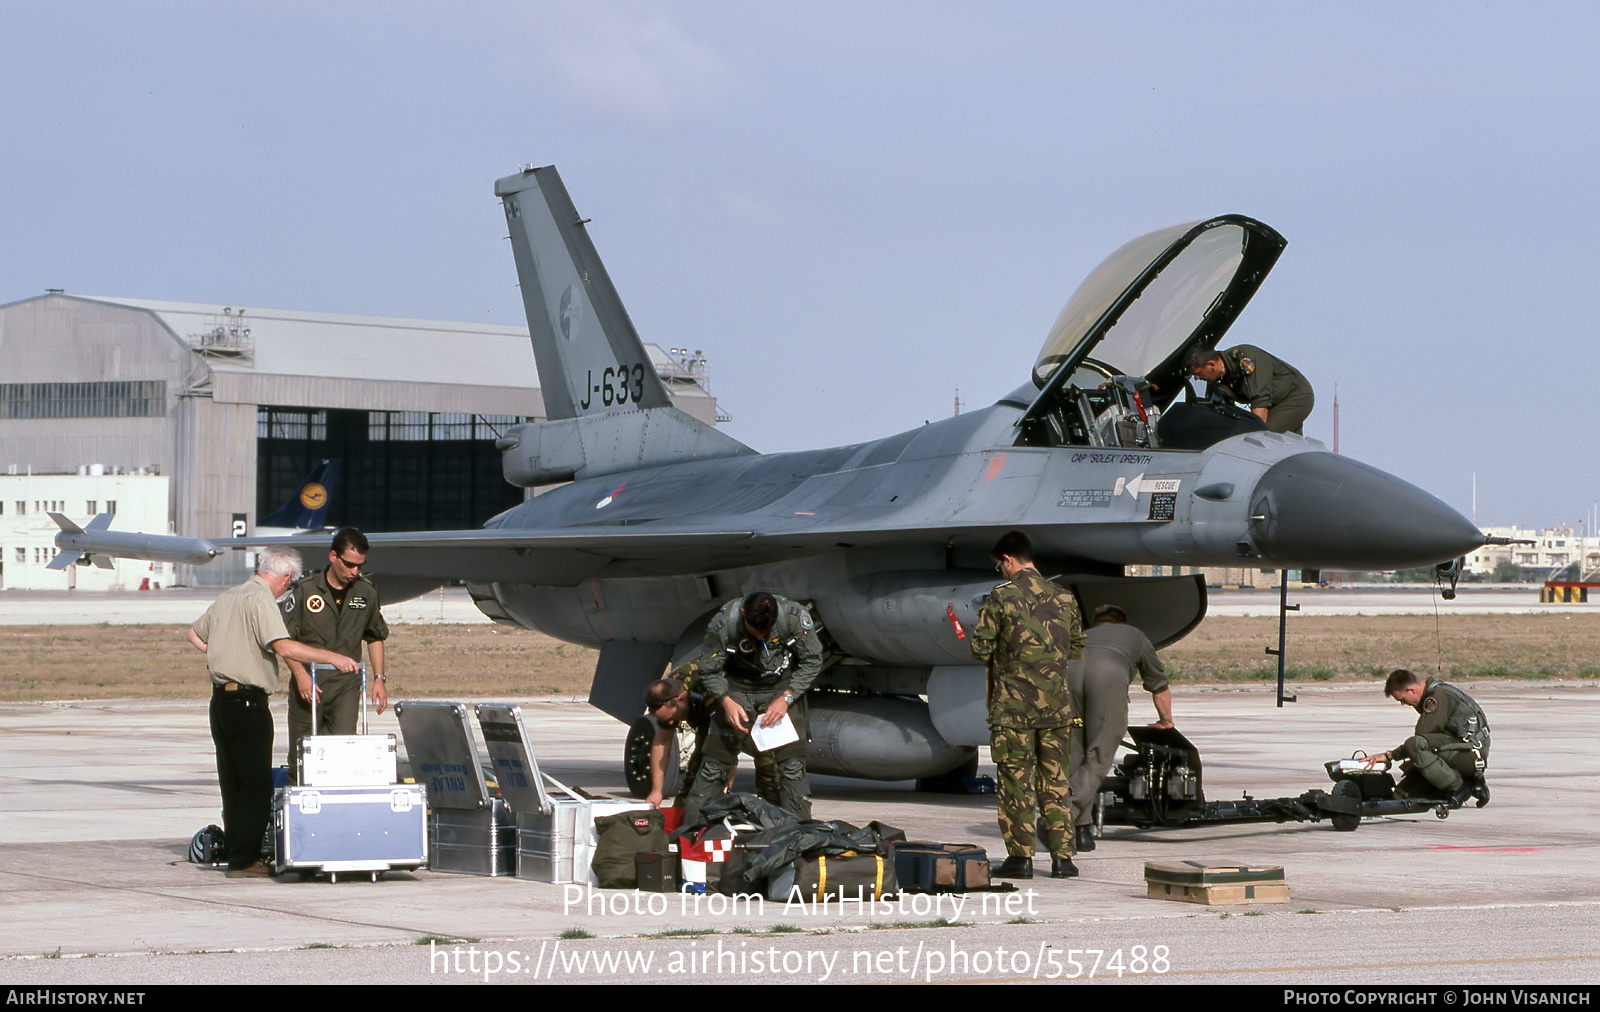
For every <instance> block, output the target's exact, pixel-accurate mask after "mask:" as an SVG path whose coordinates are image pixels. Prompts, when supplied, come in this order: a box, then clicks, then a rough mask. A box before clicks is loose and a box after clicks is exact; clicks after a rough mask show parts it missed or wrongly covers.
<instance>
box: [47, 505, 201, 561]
mask: <svg viewBox="0 0 1600 1012" xmlns="http://www.w3.org/2000/svg"><path fill="white" fill-rule="evenodd" d="M50 519H51V520H54V521H55V524H56V526H57V527H59V528H61V530H59V531H58V532H56V539H55V540H56V549H57V550H58V551H59V553H60V554H58V555H57V556H56V557H55V558H54V559H53V560H51V562H50V564H49V566H48V568H50V569H65V568H66V567H68V566H70V565H72V564H73V563H74V562H77V561H79V560H80V559H82V558H84V557H85V556H88V557H89V559H90V560H91V561H93V562H94V564H95V565H97V566H100V567H101V568H109V566H110V564H109V563H107V562H105V561H104V560H105V559H107V558H116V559H142V560H145V561H148V562H175V563H179V564H182V565H190V566H199V565H204V564H205V563H207V562H210V561H211V560H212V559H214V558H216V557H217V556H219V555H221V554H222V549H220V548H218V547H217V546H216V545H214V544H212V543H211V542H209V541H207V540H206V539H204V538H182V537H178V536H177V535H172V534H140V533H137V532H134V531H113V530H110V529H109V527H110V525H111V514H110V513H101V514H99V515H97V516H96V517H95V518H94V519H93V520H91V521H89V523H88V525H87V527H79V526H78V525H77V524H75V523H73V522H72V521H71V520H68V519H67V518H66V517H64V516H62V515H61V514H60V513H51V514H50Z"/></svg>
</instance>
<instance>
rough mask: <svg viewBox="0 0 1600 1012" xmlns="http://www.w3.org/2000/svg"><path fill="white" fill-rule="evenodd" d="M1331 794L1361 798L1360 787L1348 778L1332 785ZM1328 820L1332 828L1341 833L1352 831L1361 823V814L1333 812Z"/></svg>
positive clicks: (1340, 796) (1337, 796) (1355, 799)
mask: <svg viewBox="0 0 1600 1012" xmlns="http://www.w3.org/2000/svg"><path fill="white" fill-rule="evenodd" d="M1333 796H1334V797H1336V798H1351V799H1352V800H1354V801H1357V802H1359V801H1360V800H1361V788H1359V787H1357V786H1356V785H1355V784H1354V783H1352V782H1351V781H1349V780H1341V781H1339V782H1338V783H1336V784H1334V785H1333ZM1328 821H1329V822H1332V823H1333V828H1334V829H1336V830H1338V831H1339V832H1341V833H1353V832H1355V830H1356V829H1357V828H1358V827H1360V825H1361V816H1359V815H1346V814H1344V813H1342V812H1335V813H1334V814H1333V815H1332V816H1330V817H1329V819H1328Z"/></svg>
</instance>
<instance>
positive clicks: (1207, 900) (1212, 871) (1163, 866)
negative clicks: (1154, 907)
mask: <svg viewBox="0 0 1600 1012" xmlns="http://www.w3.org/2000/svg"><path fill="white" fill-rule="evenodd" d="M1144 880H1145V887H1146V895H1147V896H1149V898H1150V899H1153V900H1178V901H1180V902H1183V903H1203V904H1205V905H1206V906H1210V907H1222V906H1236V905H1240V904H1248V903H1287V902H1289V886H1288V883H1286V882H1285V881H1284V879H1283V868H1282V867H1281V866H1277V867H1268V866H1260V865H1246V864H1239V863H1238V862H1224V861H1214V862H1208V861H1179V862H1168V861H1146V862H1145V866H1144Z"/></svg>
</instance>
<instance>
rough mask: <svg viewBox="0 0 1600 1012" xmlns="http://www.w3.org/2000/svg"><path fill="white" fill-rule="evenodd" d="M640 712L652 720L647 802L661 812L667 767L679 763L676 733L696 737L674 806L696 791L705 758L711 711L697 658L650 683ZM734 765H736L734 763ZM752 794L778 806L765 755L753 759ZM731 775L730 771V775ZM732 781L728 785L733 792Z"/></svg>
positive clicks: (772, 774)
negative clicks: (682, 731) (681, 730)
mask: <svg viewBox="0 0 1600 1012" xmlns="http://www.w3.org/2000/svg"><path fill="white" fill-rule="evenodd" d="M644 708H645V710H646V711H648V712H649V714H650V716H652V717H654V718H655V720H656V733H655V737H654V738H653V739H652V740H651V742H650V793H649V794H648V795H646V796H645V800H646V801H648V802H650V804H652V805H654V806H656V807H657V808H660V807H661V804H662V799H663V797H664V796H665V794H666V783H667V764H668V763H669V762H670V763H676V762H677V761H678V755H677V743H678V729H679V728H680V727H686V728H688V729H689V731H690V732H691V733H692V734H693V735H694V747H693V750H692V752H691V753H690V755H689V762H688V763H687V764H686V765H685V766H684V768H683V782H682V784H681V785H680V786H679V787H678V794H677V799H676V801H677V804H679V805H682V804H683V803H684V802H685V801H686V800H687V799H688V796H689V788H690V787H692V786H694V781H695V776H696V774H698V773H699V772H700V762H701V759H702V758H704V749H705V745H706V732H707V731H709V730H710V729H711V706H710V705H709V703H708V701H707V697H706V690H705V685H704V684H703V683H702V682H701V679H700V658H698V657H696V658H694V659H693V660H691V661H688V662H686V663H684V664H680V665H678V666H677V667H675V668H673V669H672V670H671V671H669V672H667V677H665V678H662V679H658V680H657V681H654V682H651V683H650V687H649V688H648V689H646V690H645V692H644ZM735 762H737V760H736V761H735ZM755 765H756V794H757V795H758V796H759V797H760V798H761V800H762V801H770V802H772V803H773V804H774V805H778V804H781V803H782V802H780V801H779V800H778V778H777V767H776V766H775V765H774V764H773V761H772V756H770V755H769V754H767V753H765V752H763V753H761V754H760V755H757V756H756V757H755ZM729 772H730V774H731V772H732V770H731V769H730V771H729ZM732 783H733V778H732V776H731V775H730V776H729V778H728V784H729V786H730V787H731V785H732Z"/></svg>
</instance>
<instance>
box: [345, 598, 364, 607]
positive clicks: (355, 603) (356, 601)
mask: <svg viewBox="0 0 1600 1012" xmlns="http://www.w3.org/2000/svg"><path fill="white" fill-rule="evenodd" d="M366 606H367V599H366V598H364V597H352V598H351V599H350V604H349V605H347V607H350V608H365V607H366Z"/></svg>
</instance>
